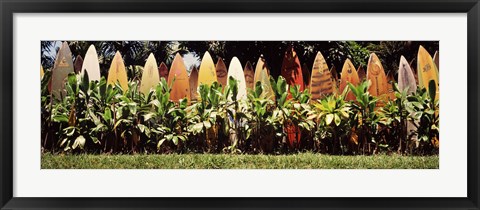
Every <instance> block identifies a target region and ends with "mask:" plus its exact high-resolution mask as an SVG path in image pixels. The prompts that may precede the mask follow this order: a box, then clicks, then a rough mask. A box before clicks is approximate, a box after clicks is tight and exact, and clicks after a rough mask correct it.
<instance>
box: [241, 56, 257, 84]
mask: <svg viewBox="0 0 480 210" xmlns="http://www.w3.org/2000/svg"><path fill="white" fill-rule="evenodd" d="M243 73H244V74H245V82H246V83H247V89H249V90H252V89H253V87H254V86H255V83H254V77H255V72H254V71H253V66H252V64H251V63H250V61H247V63H246V64H245V69H244V70H243Z"/></svg>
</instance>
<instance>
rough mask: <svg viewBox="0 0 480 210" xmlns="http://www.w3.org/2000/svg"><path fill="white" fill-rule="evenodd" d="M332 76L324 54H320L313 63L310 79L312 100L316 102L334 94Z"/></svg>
mask: <svg viewBox="0 0 480 210" xmlns="http://www.w3.org/2000/svg"><path fill="white" fill-rule="evenodd" d="M334 90H335V89H334V84H333V79H332V74H331V73H330V70H329V69H328V65H327V62H326V61H325V58H324V57H323V55H322V53H320V52H318V53H317V56H316V57H315V61H314V62H313V67H312V76H311V79H310V94H311V95H312V98H311V100H312V101H316V100H317V99H321V98H323V97H325V96H326V95H330V94H332V93H334Z"/></svg>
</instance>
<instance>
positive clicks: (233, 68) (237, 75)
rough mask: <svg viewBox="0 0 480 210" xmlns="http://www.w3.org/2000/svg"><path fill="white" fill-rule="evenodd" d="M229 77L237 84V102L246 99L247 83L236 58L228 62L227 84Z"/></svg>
mask: <svg viewBox="0 0 480 210" xmlns="http://www.w3.org/2000/svg"><path fill="white" fill-rule="evenodd" d="M230 77H233V78H234V79H235V80H237V84H238V94H237V100H244V99H246V98H247V83H246V82H245V75H244V74H243V68H242V64H241V63H240V60H238V58H237V57H233V58H232V61H230V66H229V67H228V74H227V84H228V80H229V79H230Z"/></svg>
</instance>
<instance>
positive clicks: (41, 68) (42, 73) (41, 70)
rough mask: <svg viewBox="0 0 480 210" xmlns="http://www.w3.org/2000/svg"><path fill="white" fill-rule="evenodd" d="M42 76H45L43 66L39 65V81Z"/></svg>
mask: <svg viewBox="0 0 480 210" xmlns="http://www.w3.org/2000/svg"><path fill="white" fill-rule="evenodd" d="M43 75H45V71H43V66H42V65H40V79H41V78H43Z"/></svg>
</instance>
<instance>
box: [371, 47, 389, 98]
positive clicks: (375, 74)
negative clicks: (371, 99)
mask: <svg viewBox="0 0 480 210" xmlns="http://www.w3.org/2000/svg"><path fill="white" fill-rule="evenodd" d="M367 80H370V82H371V84H370V87H369V88H368V92H369V93H370V95H372V96H376V97H379V100H378V102H377V107H381V106H383V105H384V104H385V102H386V101H387V100H388V85H389V84H388V80H387V75H386V74H385V70H384V69H383V66H382V63H381V62H380V59H379V58H378V57H377V55H376V54H375V53H372V54H370V58H369V59H368V65H367Z"/></svg>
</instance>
